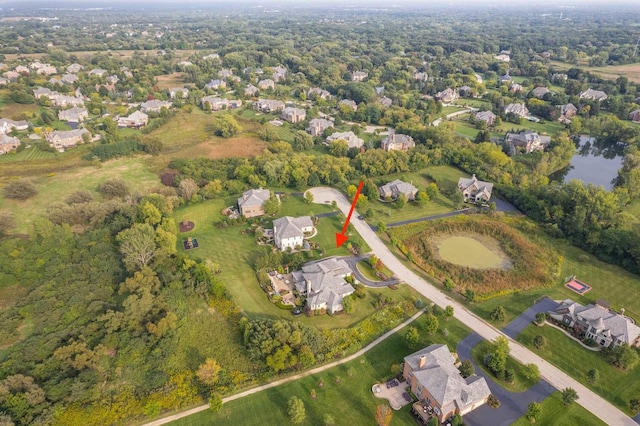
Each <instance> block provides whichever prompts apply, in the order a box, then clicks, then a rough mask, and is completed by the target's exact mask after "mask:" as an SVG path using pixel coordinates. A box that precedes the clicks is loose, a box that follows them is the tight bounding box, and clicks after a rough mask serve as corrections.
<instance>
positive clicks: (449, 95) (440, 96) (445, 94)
mask: <svg viewBox="0 0 640 426" xmlns="http://www.w3.org/2000/svg"><path fill="white" fill-rule="evenodd" d="M458 97H459V96H458V92H456V91H455V90H453V89H452V88H450V87H448V88H446V89H444V90H443V91H442V92H438V93H436V96H435V98H436V99H437V100H439V101H440V102H442V103H445V104H448V103H449V102H453V101H455V100H456V99H458Z"/></svg>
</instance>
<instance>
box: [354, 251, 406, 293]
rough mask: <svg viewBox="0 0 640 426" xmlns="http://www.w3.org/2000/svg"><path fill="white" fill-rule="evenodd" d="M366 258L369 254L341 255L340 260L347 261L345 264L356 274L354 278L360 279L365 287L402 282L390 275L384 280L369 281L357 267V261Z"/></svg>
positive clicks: (384, 285) (385, 285)
mask: <svg viewBox="0 0 640 426" xmlns="http://www.w3.org/2000/svg"><path fill="white" fill-rule="evenodd" d="M368 258H369V255H368V254H367V255H359V256H350V257H343V258H342V260H344V261H345V262H347V265H349V267H350V268H351V270H352V271H353V274H354V275H355V276H356V279H357V280H358V281H360V282H361V283H362V284H364V285H366V286H367V287H378V288H380V287H387V286H390V285H393V284H400V283H401V282H402V281H400V280H399V279H398V278H396V277H392V278H389V279H388V280H384V281H371V280H370V279H368V278H367V277H365V276H364V275H362V273H360V270H359V269H358V262H360V261H361V260H365V259H368Z"/></svg>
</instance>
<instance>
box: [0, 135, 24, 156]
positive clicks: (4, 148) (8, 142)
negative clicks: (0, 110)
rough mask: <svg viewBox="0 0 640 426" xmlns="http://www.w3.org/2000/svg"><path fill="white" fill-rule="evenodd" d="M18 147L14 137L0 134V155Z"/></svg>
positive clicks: (18, 144) (18, 142)
mask: <svg viewBox="0 0 640 426" xmlns="http://www.w3.org/2000/svg"><path fill="white" fill-rule="evenodd" d="M19 146H20V140H19V139H18V138H16V137H11V136H8V135H5V134H4V133H0V154H6V153H8V152H11V151H13V150H15V149H18V147H19Z"/></svg>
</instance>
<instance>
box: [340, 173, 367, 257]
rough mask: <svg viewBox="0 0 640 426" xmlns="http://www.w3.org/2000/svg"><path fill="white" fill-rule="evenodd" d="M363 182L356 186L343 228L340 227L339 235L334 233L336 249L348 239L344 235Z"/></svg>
mask: <svg viewBox="0 0 640 426" xmlns="http://www.w3.org/2000/svg"><path fill="white" fill-rule="evenodd" d="M363 183H364V182H363V181H360V184H359V185H358V190H357V191H356V196H355V197H353V203H351V209H350V210H349V215H348V216H347V220H345V221H344V226H343V227H342V232H341V233H339V234H338V233H337V232H336V247H340V246H341V245H343V244H344V243H345V242H346V241H347V240H348V239H349V237H347V236H346V235H345V233H346V232H347V227H348V226H349V222H350V221H351V215H352V214H353V209H355V208H356V203H357V202H358V197H359V196H360V191H362V184H363Z"/></svg>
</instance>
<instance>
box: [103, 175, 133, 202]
mask: <svg viewBox="0 0 640 426" xmlns="http://www.w3.org/2000/svg"><path fill="white" fill-rule="evenodd" d="M98 191H100V192H101V193H102V194H103V195H104V196H105V197H106V198H123V197H126V196H127V195H129V186H128V185H127V183H126V182H125V181H124V180H122V179H120V178H113V179H109V180H107V181H105V182H103V183H101V184H100V186H98Z"/></svg>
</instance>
